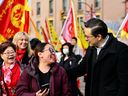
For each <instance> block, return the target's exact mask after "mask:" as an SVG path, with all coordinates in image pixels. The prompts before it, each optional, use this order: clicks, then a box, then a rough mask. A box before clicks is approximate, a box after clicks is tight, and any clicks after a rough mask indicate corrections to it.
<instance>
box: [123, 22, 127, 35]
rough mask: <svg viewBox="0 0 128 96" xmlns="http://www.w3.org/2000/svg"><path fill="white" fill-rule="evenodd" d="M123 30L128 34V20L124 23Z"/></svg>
mask: <svg viewBox="0 0 128 96" xmlns="http://www.w3.org/2000/svg"><path fill="white" fill-rule="evenodd" d="M123 30H124V31H125V32H127V33H128V20H127V22H126V23H125V25H124V28H123Z"/></svg>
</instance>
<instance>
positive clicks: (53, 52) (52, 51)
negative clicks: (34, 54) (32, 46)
mask: <svg viewBox="0 0 128 96" xmlns="http://www.w3.org/2000/svg"><path fill="white" fill-rule="evenodd" d="M48 50H49V52H51V53H52V54H55V52H56V51H55V50H54V49H53V48H48V49H45V50H43V51H42V52H44V51H48Z"/></svg>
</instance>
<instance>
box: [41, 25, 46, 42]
mask: <svg viewBox="0 0 128 96" xmlns="http://www.w3.org/2000/svg"><path fill="white" fill-rule="evenodd" d="M40 28H41V31H42V32H41V33H42V35H43V37H44V41H45V42H46V43H48V37H47V35H46V33H45V31H44V28H43V27H42V26H41V27H40Z"/></svg>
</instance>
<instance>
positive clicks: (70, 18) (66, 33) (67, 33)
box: [61, 6, 75, 42]
mask: <svg viewBox="0 0 128 96" xmlns="http://www.w3.org/2000/svg"><path fill="white" fill-rule="evenodd" d="M74 26H75V25H74V13H73V8H72V6H71V7H70V9H69V12H68V15H67V18H66V21H65V22H64V26H63V28H62V32H61V33H62V37H63V39H64V40H65V41H66V42H67V41H68V42H71V38H72V37H74V36H75V27H74Z"/></svg>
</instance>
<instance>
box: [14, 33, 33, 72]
mask: <svg viewBox="0 0 128 96" xmlns="http://www.w3.org/2000/svg"><path fill="white" fill-rule="evenodd" d="M12 42H13V43H14V44H15V45H16V60H17V61H18V63H19V64H20V67H21V70H24V69H25V68H26V66H27V65H28V61H29V59H30V57H31V56H32V49H31V47H30V42H29V36H28V34H27V33H26V32H17V33H16V34H15V35H14V37H13V41H12Z"/></svg>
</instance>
